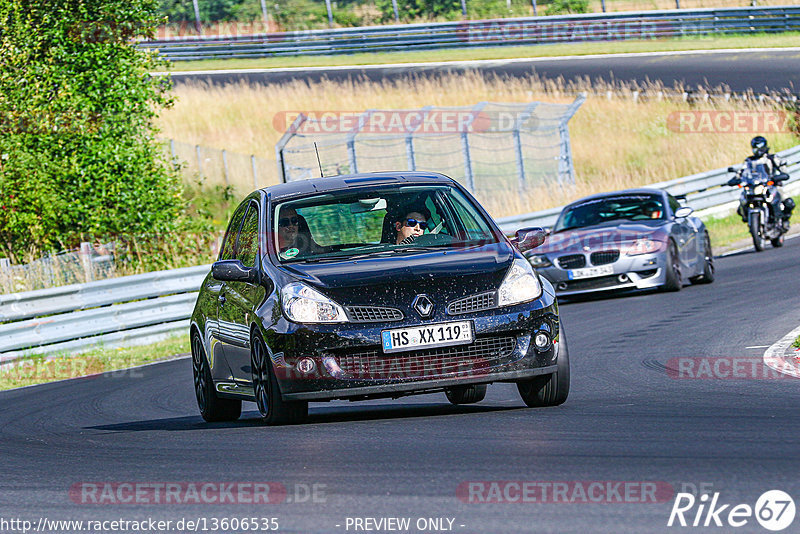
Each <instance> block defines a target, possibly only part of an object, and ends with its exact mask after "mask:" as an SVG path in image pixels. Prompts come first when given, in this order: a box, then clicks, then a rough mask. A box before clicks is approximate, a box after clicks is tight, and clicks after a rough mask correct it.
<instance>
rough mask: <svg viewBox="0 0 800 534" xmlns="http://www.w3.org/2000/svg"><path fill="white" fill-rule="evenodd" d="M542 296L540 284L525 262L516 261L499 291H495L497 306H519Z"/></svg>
mask: <svg viewBox="0 0 800 534" xmlns="http://www.w3.org/2000/svg"><path fill="white" fill-rule="evenodd" d="M541 294H542V284H540V283H539V279H538V278H537V277H536V274H535V273H534V272H533V268H531V264H530V263H528V262H527V261H525V260H520V259H516V260H514V263H512V264H511V268H510V269H509V270H508V273H507V274H506V277H505V279H504V280H503V283H502V284H500V289H498V290H497V305H498V306H509V305H511V304H520V303H522V302H528V301H529V300H533V299H536V298H539V297H540V296H541Z"/></svg>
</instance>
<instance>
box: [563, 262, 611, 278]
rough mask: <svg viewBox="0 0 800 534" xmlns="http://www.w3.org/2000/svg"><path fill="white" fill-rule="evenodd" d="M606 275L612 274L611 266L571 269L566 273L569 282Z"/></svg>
mask: <svg viewBox="0 0 800 534" xmlns="http://www.w3.org/2000/svg"><path fill="white" fill-rule="evenodd" d="M606 274H614V267H613V266H612V265H601V266H600V267H587V268H585V269H571V270H569V271H567V276H569V279H570V280H577V279H578V278H592V277H595V276H603V275H606Z"/></svg>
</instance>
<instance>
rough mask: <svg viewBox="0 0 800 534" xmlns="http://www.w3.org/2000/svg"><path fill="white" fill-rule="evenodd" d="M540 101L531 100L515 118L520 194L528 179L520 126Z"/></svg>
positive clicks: (515, 147)
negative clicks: (526, 178) (526, 177)
mask: <svg viewBox="0 0 800 534" xmlns="http://www.w3.org/2000/svg"><path fill="white" fill-rule="evenodd" d="M538 105H539V103H538V102H531V103H530V104H528V106H527V107H526V108H525V110H524V111H523V112H522V114H521V115H519V116H518V117H517V118H516V120H514V152H515V153H516V156H517V174H518V175H519V194H520V196H521V195H523V194H524V193H525V190H526V189H527V185H526V183H525V182H526V180H525V158H524V157H523V155H522V137H521V135H520V132H519V130H520V126H522V123H523V122H525V121H526V120H528V117H530V116H531V114H532V113H533V110H534V109H536V106H538Z"/></svg>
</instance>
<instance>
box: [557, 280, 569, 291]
mask: <svg viewBox="0 0 800 534" xmlns="http://www.w3.org/2000/svg"><path fill="white" fill-rule="evenodd" d="M556 287H558V289H559V290H560V291H565V290H566V289H567V283H566V282H560V283H559V284H558V286H556Z"/></svg>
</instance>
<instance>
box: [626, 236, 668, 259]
mask: <svg viewBox="0 0 800 534" xmlns="http://www.w3.org/2000/svg"><path fill="white" fill-rule="evenodd" d="M662 246H663V243H661V242H660V241H654V240H652V239H637V240H636V241H634V242H633V244H631V245H630V246H629V247H628V251H627V252H626V254H627V255H628V256H638V255H640V254H652V253H654V252H658V251H659V250H661V247H662Z"/></svg>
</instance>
